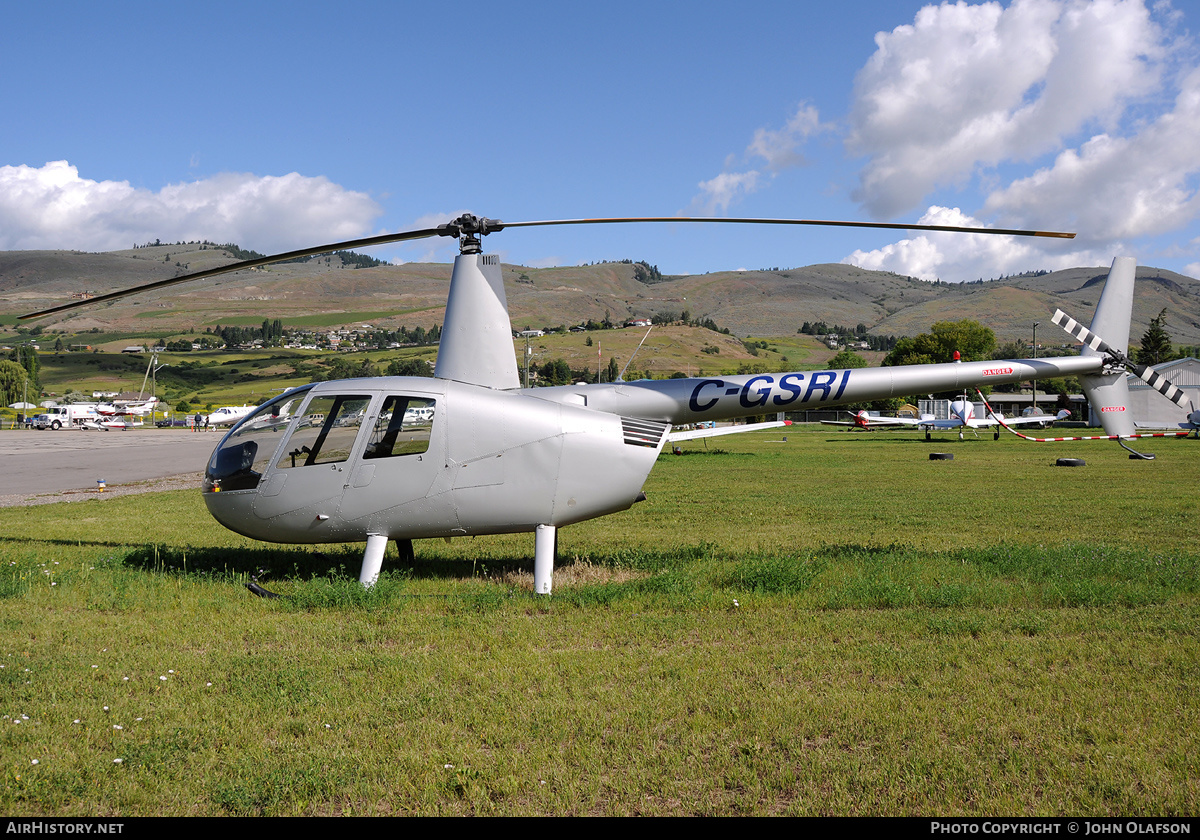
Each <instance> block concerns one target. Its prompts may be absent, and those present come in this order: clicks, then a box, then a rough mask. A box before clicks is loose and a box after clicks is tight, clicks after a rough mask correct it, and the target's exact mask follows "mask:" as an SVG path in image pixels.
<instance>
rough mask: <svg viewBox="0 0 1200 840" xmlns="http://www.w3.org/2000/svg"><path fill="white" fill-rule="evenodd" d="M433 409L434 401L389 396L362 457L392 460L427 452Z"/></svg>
mask: <svg viewBox="0 0 1200 840" xmlns="http://www.w3.org/2000/svg"><path fill="white" fill-rule="evenodd" d="M434 408H435V401H434V400H428V399H422V398H419V397H406V396H400V395H396V394H393V395H391V396H389V397H388V398H387V399H386V400H384V403H383V408H381V409H380V410H379V416H378V417H377V418H375V425H374V427H373V428H372V429H371V440H370V442H369V443H368V444H367V449H366V451H365V452H364V453H363V458H392V457H395V456H397V455H417V454H420V453H422V452H427V451H428V450H429V436H430V434H431V432H432V431H433V414H434Z"/></svg>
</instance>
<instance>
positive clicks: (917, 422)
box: [821, 394, 1071, 440]
mask: <svg viewBox="0 0 1200 840" xmlns="http://www.w3.org/2000/svg"><path fill="white" fill-rule="evenodd" d="M1070 416H1071V412H1069V411H1067V410H1066V409H1063V410H1062V411H1060V412H1058V414H1031V415H1029V416H1026V417H1008V418H1006V417H1005V416H1004V415H1003V414H997V415H995V416H994V417H983V418H980V417H976V416H975V405H974V403H972V402H971V401H970V400H968V399H967V398H966V395H965V394H964V395H963V398H962V399H960V400H955V401H954V402H952V403H950V416H949V417H947V418H945V419H941V420H939V419H937V418H935V417H934V416H933V415H932V414H922V415H921V416H920V417H919V418H914V417H877V416H873V415H870V414H867V412H865V411H860V412H858V413H857V414H856V415H854V420H853V421H852V422H842V421H838V420H822V421H821V422H822V423H824V424H825V425H827V426H852V427H854V428H856V429H881V428H892V429H896V428H909V429H911V428H917V429H920V430H922V431H924V432H925V440H929V439H930V434H931V433H932V432H934V431H938V430H945V429H958V430H959V431H958V439H959V440H962V439H963V429H964V428H965V429H971V430H972V431H975V430H977V429H992V430H993V435H992V436H993V438H994V439H995V440H999V439H1000V422H999V421H1001V420H1003V421H1004V422H1005V423H1006V424H1007V425H1009V426H1022V425H1031V424H1037V426H1038V427H1039V428H1042V429H1044V428H1046V427H1047V426H1048V425H1050V424H1051V423H1053V422H1055V421H1056V420H1066V419H1067V418H1068V417H1070ZM975 436H976V437H978V436H979V435H978V432H976V435H975Z"/></svg>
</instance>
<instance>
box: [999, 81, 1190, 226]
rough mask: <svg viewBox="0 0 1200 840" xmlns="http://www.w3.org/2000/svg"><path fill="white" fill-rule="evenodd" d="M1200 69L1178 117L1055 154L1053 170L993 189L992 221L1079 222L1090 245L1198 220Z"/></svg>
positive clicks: (1180, 98) (1183, 89)
mask: <svg viewBox="0 0 1200 840" xmlns="http://www.w3.org/2000/svg"><path fill="white" fill-rule="evenodd" d="M1198 136H1200V70H1193V71H1191V72H1190V73H1188V74H1187V75H1186V76H1185V77H1184V78H1183V80H1182V82H1181V84H1180V91H1179V93H1178V95H1177V96H1176V99H1175V103H1174V108H1173V110H1170V111H1167V112H1166V113H1163V114H1161V115H1160V116H1158V117H1157V118H1156V119H1153V120H1151V121H1150V122H1149V123H1148V124H1147V125H1146V126H1145V127H1143V128H1142V129H1141V131H1139V132H1138V133H1137V134H1135V135H1132V136H1128V137H1113V136H1110V135H1108V134H1099V135H1096V136H1095V137H1092V138H1090V139H1089V140H1087V142H1085V143H1083V144H1082V145H1081V146H1079V148H1076V149H1067V150H1066V151H1064V152H1062V153H1061V154H1059V155H1058V157H1057V158H1056V159H1055V161H1054V163H1053V165H1052V166H1049V167H1046V168H1043V169H1039V170H1038V171H1037V172H1035V173H1034V174H1033V175H1030V176H1029V177H1026V178H1021V179H1019V180H1017V181H1014V182H1013V183H1012V184H1010V185H1008V186H1007V187H1005V188H1003V189H999V190H996V191H995V192H993V193H992V194H991V195H990V196H989V197H988V199H987V202H986V203H985V205H984V213H985V214H987V215H988V216H989V217H996V218H1005V219H1021V220H1023V222H1022V223H1024V224H1034V225H1044V224H1047V222H1048V220H1051V219H1058V220H1060V221H1059V222H1058V223H1059V224H1061V223H1062V221H1061V220H1064V219H1071V220H1074V222H1073V224H1074V225H1075V226H1077V227H1078V228H1079V229H1080V230H1081V231H1083V232H1085V235H1086V238H1087V239H1089V240H1105V239H1113V238H1133V237H1139V236H1153V235H1156V234H1160V233H1163V232H1166V231H1170V230H1175V229H1178V228H1180V227H1182V226H1184V225H1186V224H1187V223H1189V222H1191V221H1192V220H1193V219H1195V218H1196V216H1197V213H1198V211H1200V194H1198V192H1197V189H1196V180H1197V176H1198V175H1200V157H1198V156H1197V155H1196V138H1197V137H1198Z"/></svg>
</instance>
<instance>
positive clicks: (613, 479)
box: [21, 214, 1187, 594]
mask: <svg viewBox="0 0 1200 840" xmlns="http://www.w3.org/2000/svg"><path fill="white" fill-rule="evenodd" d="M629 222H659V223H667V224H675V225H678V224H681V223H688V222H694V223H701V222H703V223H722V224H772V225H815V224H825V225H829V224H832V225H837V226H844V227H882V228H901V229H934V230H942V231H959V232H967V233H974V234H1005V235H1011V236H1048V237H1055V238H1071V237H1072V236H1073V234H1062V233H1055V232H1049V231H1021V230H1001V229H998V228H962V227H950V226H941V225H924V226H923V225H903V224H884V223H872V222H824V221H821V222H819V221H815V220H802V219H733V218H721V219H699V218H686V217H673V216H664V217H655V218H651V219H646V218H642V219H628V218H624V219H566V220H555V221H536V222H534V221H531V222H509V223H505V222H501V221H498V220H494V219H481V218H478V217H476V216H473V215H470V214H466V215H463V216H461V217H459V218H458V219H456V220H454V221H453V222H450V223H447V224H444V225H440V226H438V227H436V228H427V229H421V230H412V231H404V232H401V233H394V234H386V235H383V236H375V237H369V238H366V239H358V240H353V241H349V242H339V243H335V244H332V245H322V246H319V247H316V248H308V249H304V250H300V251H291V252H288V253H285V254H276V255H274V256H270V257H261V258H256V259H253V260H246V261H243V262H238V263H233V264H230V265H227V266H224V267H221V268H217V269H208V270H206V271H201V272H196V273H193V274H186V275H181V276H177V277H173V278H170V279H167V280H160V281H157V282H155V283H150V284H146V285H143V286H138V287H135V288H132V289H126V290H124V291H121V292H112V293H110V294H107V295H100V296H97V297H94V298H91V299H89V300H87V301H74V302H71V303H66V304H62V305H59V306H55V307H51V308H49V309H44V310H41V311H40V312H35V313H30V314H28V315H24V316H21V317H22V319H29V318H35V317H40V316H45V315H50V314H53V313H56V312H61V311H64V310H67V309H74V308H77V307H78V306H81V305H95V304H98V303H103V302H105V301H107V300H112V299H114V298H118V297H124V296H126V295H130V294H134V293H136V292H141V291H146V290H149V289H158V288H163V287H165V286H170V285H175V284H177V283H182V282H186V281H190V280H197V279H200V278H204V277H212V276H216V275H219V274H226V273H229V272H233V271H239V270H241V269H248V268H255V267H257V266H260V265H268V264H271V263H277V262H283V261H286V260H292V259H295V258H297V257H303V256H312V255H315V254H323V253H326V252H329V251H337V250H346V249H355V248H365V247H370V246H373V245H385V244H389V243H392V242H402V241H408V240H415V239H424V238H430V237H434V236H452V237H454V238H456V239H458V240H459V249H460V252H459V256H458V257H457V258H456V259H455V261H454V270H453V272H452V274H451V279H450V290H449V295H448V299H447V304H446V314H445V321H444V324H443V327H442V341H441V344H440V346H439V349H438V356H437V366H436V368H435V369H434V375H433V377H411V376H383V377H370V378H361V379H347V380H340V381H328V382H317V383H313V384H311V385H305V386H301V387H299V388H294V389H292V390H290V391H287V392H285V393H283V394H281V395H279V396H278V397H275V398H274V399H272V400H270V401H268V402H266V403H264V404H263V405H261V406H259V407H258V408H257V409H254V408H253V407H250V406H246V407H245V408H247V409H248V410H252V411H253V412H254V413H252V414H249V415H248V416H247V417H246V418H245V419H244V420H243V421H242V422H241V423H237V424H236V425H234V426H233V427H232V428H231V429H230V430H229V432H228V433H226V434H225V435H224V436H223V437H222V439H221V441H220V443H218V444H217V447H216V449H215V450H214V452H213V454H212V457H211V458H210V459H209V461H208V466H207V469H206V471H205V478H204V483H203V487H202V489H203V498H204V502H205V505H206V506H207V507H208V510H209V512H210V513H211V514H212V515H213V516H214V517H215V518H216V519H217V521H219V522H221V523H222V524H223V525H225V526H226V527H227V528H229V529H231V530H233V531H236V532H238V533H240V534H243V535H245V536H248V537H251V538H253V539H260V540H266V541H269V542H278V543H346V542H364V541H365V543H366V550H365V552H364V554H363V563H362V571H361V573H360V575H359V580H360V581H361V582H362V583H363V584H364V585H366V586H370V585H372V584H373V583H374V581H375V580H376V578H377V577H378V575H379V572H380V569H381V568H382V564H383V556H384V550H385V548H386V547H387V544H388V542H389V541H391V540H394V541H395V542H396V543H397V546H398V548H399V550H400V555H401V558H402V559H408V558H411V557H412V540H414V539H424V538H434V537H442V538H451V537H456V536H473V535H483V534H509V533H519V532H525V533H532V534H534V562H533V567H534V590H535V591H536V592H538V593H540V594H549V593H550V590H551V580H552V576H553V570H554V558H555V554H556V544H557V533H558V531H557V529H558V528H562V527H565V526H568V525H571V524H574V523H576V522H583V521H585V520H588V519H594V518H596V517H599V516H606V515H608V514H610V513H616V512H618V511H622V510H626V509H628V508H630V507H631V506H633V505H634V504H635V503H637V502H639V501H641V500H643V499H644V498H645V494H644V493H643V492H642V485H643V484H644V482H645V480H646V478H647V476H648V475H649V473H650V470H651V469H652V468H653V466H654V464H655V462H656V461H657V459H658V455H659V453H660V452H661V451H662V448H663V446H664V444H665V443H666V442H667V440H668V437H669V434H670V431H671V428H672V426H683V425H687V424H698V423H705V422H709V421H720V420H732V419H735V418H741V417H747V416H755V415H762V414H766V413H775V412H782V411H795V410H798V409H802V408H817V407H821V408H828V407H832V406H837V405H846V404H852V403H861V402H871V401H873V400H881V399H891V398H893V397H900V396H906V395H910V394H923V393H931V392H939V391H956V392H957V391H960V390H962V389H965V388H969V387H973V386H979V385H1001V384H1006V383H1013V382H1021V381H1025V380H1030V379H1051V378H1054V377H1062V376H1076V377H1078V378H1079V381H1080V386H1081V388H1082V389H1083V391H1084V393H1085V394H1086V395H1087V396H1088V399H1089V400H1090V401H1091V403H1092V406H1093V408H1095V409H1096V410H1097V412H1098V414H1099V416H1100V417H1101V418H1102V422H1103V424H1104V428H1105V431H1106V432H1107V433H1108V434H1110V435H1116V436H1120V437H1123V438H1129V437H1136V436H1137V435H1136V431H1135V429H1134V427H1133V422H1132V419H1131V415H1130V412H1128V411H1127V410H1126V406H1127V405H1128V403H1129V399H1128V396H1129V394H1128V388H1127V386H1126V382H1125V376H1124V369H1125V362H1123V361H1122V359H1123V357H1121V356H1119V355H1116V351H1110V350H1105V349H1103V348H1101V349H1095V348H1092V347H1090V346H1089V348H1087V349H1085V351H1084V355H1081V356H1067V357H1057V358H1048V359H1014V360H1010V361H1003V362H961V363H957V364H955V363H950V364H930V365H900V366H895V367H888V368H859V369H852V370H822V371H792V372H787V373H761V374H739V375H733V376H714V377H703V378H696V379H666V380H638V381H635V382H621V381H617V382H608V383H601V384H593V385H581V384H577V385H562V386H557V387H551V388H522V387H521V384H520V378H519V375H518V370H517V362H516V354H515V353H514V352H513V340H512V327H511V319H510V317H509V314H508V304H507V297H506V295H505V291H504V277H503V273H502V271H501V266H500V258H499V256H497V255H495V254H484V253H482V248H481V246H480V237H482V236H485V235H488V234H491V233H496V232H498V231H501V230H505V229H507V228H520V227H534V226H541V225H577V224H612V223H629ZM1133 280H1134V261H1133V259H1132V258H1129V257H1118V258H1117V259H1116V260H1115V261H1114V263H1113V268H1112V271H1111V272H1110V273H1109V279H1108V281H1107V283H1106V284H1105V289H1104V292H1103V294H1102V295H1101V297H1100V302H1099V304H1098V305H1097V308H1096V315H1095V318H1094V319H1093V321H1092V330H1094V331H1095V333H1096V334H1097V335H1103V336H1105V337H1106V339H1107V340H1108V341H1109V342H1111V346H1113V347H1124V346H1127V345H1128V340H1129V318H1130V312H1131V308H1132V300H1133ZM1134 372H1135V373H1136V372H1137V368H1136V367H1135V368H1134ZM1151 384H1152V385H1155V387H1156V388H1158V390H1159V391H1160V392H1161V393H1163V395H1164V396H1166V397H1168V398H1169V399H1172V400H1174V401H1176V402H1178V401H1179V400H1180V399H1182V398H1183V392H1182V391H1180V390H1179V389H1178V388H1175V387H1174V386H1172V385H1170V384H1169V383H1167V384H1166V385H1158V384H1155V383H1151ZM410 407H411V408H414V409H429V410H430V412H431V414H432V422H431V423H419V424H416V423H414V424H412V427H411V428H408V429H406V428H404V427H405V423H404V417H405V414H406V413H407V412H408V409H409V408H410ZM430 412H423V413H424V414H425V415H426V416H428V415H429V413H430ZM285 415H290V416H291V417H292V420H291V422H288V423H273V422H266V423H263V424H260V423H259V422H258V420H259V419H265V418H273V417H283V416H285ZM412 416H416V413H415V412H414V415H412ZM317 418H320V419H319V420H318V419H317ZM397 418H400V422H399V423H397V422H396V419H397ZM1180 434H1187V432H1181V433H1180Z"/></svg>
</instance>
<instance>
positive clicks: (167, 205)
mask: <svg viewBox="0 0 1200 840" xmlns="http://www.w3.org/2000/svg"><path fill="white" fill-rule="evenodd" d="M381 213H382V209H381V208H380V207H379V205H378V204H377V203H376V202H375V201H374V200H372V199H371V198H370V197H369V196H367V195H366V194H364V193H360V192H354V191H352V190H347V189H345V188H343V187H340V186H338V185H337V184H334V183H332V182H331V181H329V179H327V178H324V177H306V176H302V175H299V174H297V173H295V172H293V173H291V174H288V175H281V176H269V175H268V176H259V175H252V174H248V173H222V174H219V175H216V176H213V177H211V178H207V179H205V180H200V181H193V182H190V183H185V184H171V185H168V186H166V187H163V188H162V189H161V190H159V191H158V192H152V191H150V190H146V189H137V188H134V187H132V186H130V184H129V182H128V181H92V180H89V179H86V178H81V177H80V176H79V171H78V170H77V169H76V168H75V167H74V166H71V165H70V164H69V163H68V162H67V161H52V162H50V163H47V164H46V165H45V166H43V167H41V168H34V167H30V166H24V165H22V166H2V167H0V249H5V250H25V249H31V250H32V249H60V248H61V249H77V250H84V251H107V250H115V249H121V248H128V247H130V246H131V245H133V244H134V243H139V244H141V243H145V242H148V241H153V240H154V239H156V238H157V239H162V240H163V241H171V242H173V241H177V240H186V241H190V240H195V239H209V240H213V241H216V242H236V243H237V244H239V245H241V246H242V247H245V248H252V249H254V250H257V251H262V252H264V253H277V252H280V251H286V250H290V249H293V248H300V247H305V246H311V245H313V244H323V243H332V242H338V241H341V240H346V239H354V238H358V237H362V236H366V235H369V233H370V228H371V223H372V222H373V221H374V220H375V219H376V218H378V217H379V215H380V214H381Z"/></svg>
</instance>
